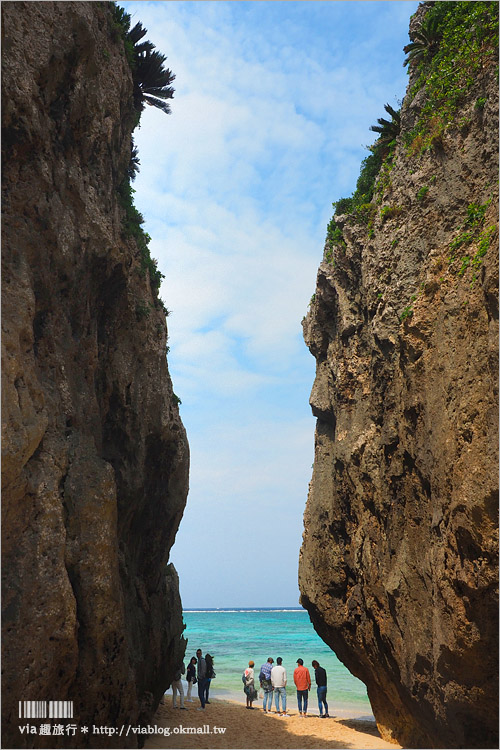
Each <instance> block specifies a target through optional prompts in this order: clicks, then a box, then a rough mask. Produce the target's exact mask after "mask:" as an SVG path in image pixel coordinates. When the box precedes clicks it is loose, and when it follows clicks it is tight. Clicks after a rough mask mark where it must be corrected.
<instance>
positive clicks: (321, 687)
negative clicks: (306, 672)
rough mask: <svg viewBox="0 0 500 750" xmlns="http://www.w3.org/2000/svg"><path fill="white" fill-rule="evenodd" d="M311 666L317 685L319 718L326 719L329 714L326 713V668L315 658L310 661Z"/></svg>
mask: <svg viewBox="0 0 500 750" xmlns="http://www.w3.org/2000/svg"><path fill="white" fill-rule="evenodd" d="M312 666H313V667H314V675H315V677H316V685H317V686H318V688H317V692H318V706H319V718H320V719H327V718H329V716H330V714H329V713H328V703H327V702H326V670H325V669H323V667H320V665H319V662H317V661H316V660H314V661H313V662H312ZM323 706H324V707H325V713H323Z"/></svg>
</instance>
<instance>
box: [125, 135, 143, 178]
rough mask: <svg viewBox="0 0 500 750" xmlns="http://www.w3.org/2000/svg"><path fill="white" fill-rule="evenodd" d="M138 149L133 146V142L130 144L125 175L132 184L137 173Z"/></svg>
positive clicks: (138, 162) (138, 163)
mask: <svg viewBox="0 0 500 750" xmlns="http://www.w3.org/2000/svg"><path fill="white" fill-rule="evenodd" d="M140 163H141V162H140V161H139V149H138V148H137V146H136V145H135V144H134V141H132V143H131V151H130V161H129V163H128V167H127V175H128V177H129V180H131V181H132V182H133V181H134V180H135V178H136V175H137V172H138V171H139V165H140Z"/></svg>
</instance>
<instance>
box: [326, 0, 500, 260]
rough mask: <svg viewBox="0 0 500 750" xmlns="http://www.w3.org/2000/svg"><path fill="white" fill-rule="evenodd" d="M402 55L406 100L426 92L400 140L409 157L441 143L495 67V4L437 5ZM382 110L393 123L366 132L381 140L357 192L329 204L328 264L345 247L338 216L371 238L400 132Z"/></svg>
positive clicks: (393, 117) (395, 116) (396, 122)
mask: <svg viewBox="0 0 500 750" xmlns="http://www.w3.org/2000/svg"><path fill="white" fill-rule="evenodd" d="M404 51H405V52H406V53H407V58H406V59H405V62H404V63H403V64H404V65H408V66H409V69H410V72H411V74H412V75H413V76H414V77H415V83H414V84H413V86H412V88H411V90H410V92H409V94H408V96H410V97H411V99H413V98H414V97H415V96H416V95H417V93H418V92H419V91H421V90H422V89H424V90H425V97H424V103H423V106H422V109H421V111H420V114H419V117H418V120H417V122H416V124H415V127H414V128H413V129H412V130H411V131H410V132H407V133H405V134H404V137H403V140H404V145H405V146H406V147H407V149H408V151H409V153H410V154H411V155H414V156H419V155H421V154H422V153H423V152H424V151H425V150H427V149H430V148H433V147H435V146H437V145H438V144H439V142H440V139H441V137H442V135H443V132H444V131H445V130H446V128H447V127H449V126H450V125H451V124H452V123H453V120H454V117H455V115H456V112H457V110H458V108H459V107H460V105H461V104H462V103H463V101H464V99H465V96H466V94H467V92H468V90H469V89H470V88H471V86H472V85H473V84H474V82H475V80H476V79H477V75H478V73H479V72H480V71H481V70H483V69H484V68H486V67H488V66H490V65H493V64H495V62H496V60H497V56H498V4H497V3H496V2H447V1H446V2H438V3H435V4H434V5H432V6H431V7H429V9H428V10H427V12H426V14H425V16H424V18H423V20H422V23H421V25H420V27H419V28H418V29H417V30H416V31H415V32H414V35H413V39H412V41H411V42H410V43H409V44H408V45H406V46H405V48H404ZM485 102H486V98H485V97H484V96H483V97H479V98H478V100H477V102H476V106H477V107H478V108H480V109H481V108H483V107H484V104H485ZM385 109H386V111H387V112H388V113H389V114H390V115H391V120H390V121H387V120H383V119H379V120H378V122H379V126H372V127H371V128H370V129H371V130H374V131H375V132H379V133H380V136H379V138H378V139H377V140H376V141H375V143H374V144H373V145H372V146H370V147H369V150H370V152H371V153H370V154H369V155H368V156H367V157H366V158H365V159H364V160H363V162H362V164H361V171H360V175H359V178H358V181H357V183H356V190H355V191H354V193H353V194H352V196H351V197H350V198H341V199H340V200H338V201H335V202H334V203H333V208H334V215H333V217H332V219H331V221H330V223H329V225H328V229H327V241H328V243H329V245H330V248H329V250H328V253H327V259H328V260H333V253H332V246H333V245H339V246H340V247H342V246H344V247H345V243H344V241H343V236H342V227H341V226H340V225H339V224H338V222H337V220H336V217H338V216H340V215H342V214H350V220H354V221H356V222H357V223H362V224H365V225H366V226H367V229H368V234H369V235H370V234H371V231H372V230H371V225H372V223H373V216H374V214H375V206H374V205H373V199H374V195H378V196H379V198H381V193H382V191H383V187H384V186H385V184H386V183H387V182H388V181H389V175H390V171H391V169H392V165H393V160H394V155H395V149H396V139H397V136H398V134H399V122H400V121H399V112H395V111H394V110H392V108H390V107H389V105H385ZM384 126H385V127H384ZM425 192H427V191H425ZM422 197H423V195H420V196H419V198H422ZM370 204H372V205H373V208H372V209H371V208H370ZM370 217H371V218H370ZM386 218H387V217H386Z"/></svg>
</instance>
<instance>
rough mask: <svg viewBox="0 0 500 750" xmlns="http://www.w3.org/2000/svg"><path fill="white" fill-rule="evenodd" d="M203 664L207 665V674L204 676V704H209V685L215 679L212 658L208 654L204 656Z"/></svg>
mask: <svg viewBox="0 0 500 750" xmlns="http://www.w3.org/2000/svg"><path fill="white" fill-rule="evenodd" d="M205 662H206V665H207V672H206V675H205V678H206V687H205V703H210V701H209V700H208V692H209V690H210V683H211V681H212V680H213V678H214V677H215V671H214V657H213V656H210V654H205Z"/></svg>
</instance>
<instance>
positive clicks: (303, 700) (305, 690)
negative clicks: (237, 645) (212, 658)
mask: <svg viewBox="0 0 500 750" xmlns="http://www.w3.org/2000/svg"><path fill="white" fill-rule="evenodd" d="M273 664H274V659H273V658H272V656H270V657H269V658H268V660H267V662H266V663H265V664H263V665H262V666H261V668H260V672H259V682H260V687H261V689H262V691H263V693H264V697H263V711H264V713H265V714H267V713H271V712H272V705H273V696H274V700H275V706H276V713H277V714H279V716H284V717H286V716H289V715H290V714H287V712H286V684H287V674H286V669H285V668H284V666H283V659H282V658H281V656H278V658H277V659H276V665H275V666H273ZM312 666H313V667H314V677H315V680H316V688H317V696H318V707H319V715H320V718H322V719H326V718H328V717H329V713H328V703H327V702H326V690H327V677H326V670H325V669H324V668H323V667H321V666H320V664H319V662H318V661H317V660H316V659H314V660H313V662H312ZM254 667H255V662H253V661H249V662H248V667H247V668H246V669H245V671H244V672H243V675H242V680H243V690H244V692H245V695H246V704H247V705H246V707H247V708H248V709H253V706H252V703H253V702H254V700H255V699H256V698H257V697H258V693H257V690H256V688H255V671H254ZM293 681H294V683H295V688H296V690H297V703H298V706H299V714H300V716H303V717H306V716H307V707H308V700H309V691H310V690H311V675H310V673H309V670H308V668H307V667H304V661H303V659H297V667H296V669H295V670H294V673H293Z"/></svg>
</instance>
